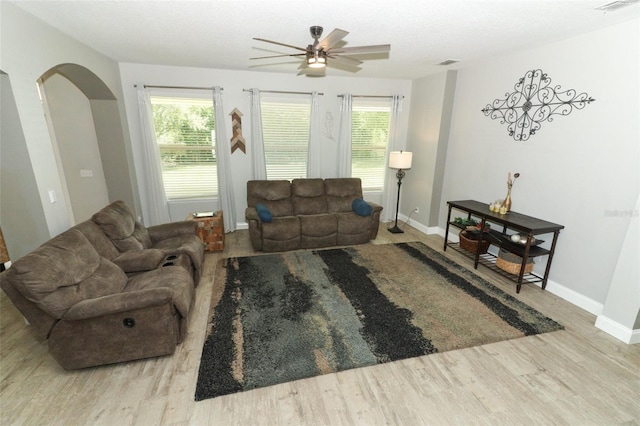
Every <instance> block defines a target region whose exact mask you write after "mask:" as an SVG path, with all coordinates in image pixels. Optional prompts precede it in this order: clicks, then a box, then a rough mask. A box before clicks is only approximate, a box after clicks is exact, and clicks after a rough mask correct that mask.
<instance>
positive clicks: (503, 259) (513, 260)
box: [496, 248, 533, 275]
mask: <svg viewBox="0 0 640 426" xmlns="http://www.w3.org/2000/svg"><path fill="white" fill-rule="evenodd" d="M496 266H497V267H498V268H500V269H502V270H503V271H505V272H508V273H510V274H513V275H520V267H521V266H522V257H520V256H518V255H517V254H514V253H511V252H510V251H507V250H505V249H502V248H501V249H500V252H499V253H498V258H497V259H496ZM531 271H533V258H532V257H530V258H529V259H527V264H526V265H525V267H524V273H525V274H528V273H530V272H531Z"/></svg>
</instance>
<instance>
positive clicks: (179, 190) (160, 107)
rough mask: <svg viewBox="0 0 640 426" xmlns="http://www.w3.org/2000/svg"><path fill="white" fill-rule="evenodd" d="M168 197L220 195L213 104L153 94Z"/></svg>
mask: <svg viewBox="0 0 640 426" xmlns="http://www.w3.org/2000/svg"><path fill="white" fill-rule="evenodd" d="M151 105H152V107H153V120H154V124H155V130H156V139H157V140H158V147H159V148H160V159H161V163H162V179H163V181H164V191H165V194H166V196H167V199H168V200H181V199H198V198H215V197H217V196H218V174H217V170H216V152H215V132H214V129H215V127H214V118H213V103H212V101H211V100H210V99H204V98H202V99H198V98H177V97H160V96H151Z"/></svg>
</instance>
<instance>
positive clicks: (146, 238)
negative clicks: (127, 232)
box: [133, 220, 151, 248]
mask: <svg viewBox="0 0 640 426" xmlns="http://www.w3.org/2000/svg"><path fill="white" fill-rule="evenodd" d="M133 236H134V237H135V239H136V240H138V241H140V244H142V248H149V247H151V236H150V235H149V231H148V230H147V228H146V227H145V226H144V225H143V224H141V223H140V222H138V221H137V220H136V225H135V227H134V228H133Z"/></svg>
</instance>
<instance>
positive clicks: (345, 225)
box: [336, 212, 371, 234]
mask: <svg viewBox="0 0 640 426" xmlns="http://www.w3.org/2000/svg"><path fill="white" fill-rule="evenodd" d="M336 216H337V218H338V234H362V233H368V232H370V230H371V217H370V216H358V215H357V214H355V213H353V212H349V213H339V214H337V215H336Z"/></svg>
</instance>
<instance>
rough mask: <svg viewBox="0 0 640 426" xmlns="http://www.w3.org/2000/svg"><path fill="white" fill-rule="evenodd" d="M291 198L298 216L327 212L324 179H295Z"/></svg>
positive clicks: (292, 183)
mask: <svg viewBox="0 0 640 426" xmlns="http://www.w3.org/2000/svg"><path fill="white" fill-rule="evenodd" d="M291 196H292V198H291V199H292V203H293V212H294V214H296V215H300V214H319V213H326V212H327V197H326V195H325V192H324V180H323V179H294V180H293V181H292V182H291Z"/></svg>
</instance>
